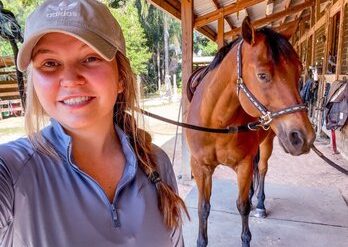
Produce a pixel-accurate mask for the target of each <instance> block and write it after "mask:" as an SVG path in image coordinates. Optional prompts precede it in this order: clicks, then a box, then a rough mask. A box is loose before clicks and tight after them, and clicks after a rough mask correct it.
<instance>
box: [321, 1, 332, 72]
mask: <svg viewBox="0 0 348 247" xmlns="http://www.w3.org/2000/svg"><path fill="white" fill-rule="evenodd" d="M331 6H332V3H331ZM332 21H333V18H331V17H330V13H329V12H328V11H327V12H326V24H325V37H326V41H325V42H326V44H325V46H324V61H323V73H322V74H323V75H325V74H327V68H328V65H327V64H328V57H329V52H331V51H330V50H331V43H332V35H333V32H332V28H333V25H332Z"/></svg>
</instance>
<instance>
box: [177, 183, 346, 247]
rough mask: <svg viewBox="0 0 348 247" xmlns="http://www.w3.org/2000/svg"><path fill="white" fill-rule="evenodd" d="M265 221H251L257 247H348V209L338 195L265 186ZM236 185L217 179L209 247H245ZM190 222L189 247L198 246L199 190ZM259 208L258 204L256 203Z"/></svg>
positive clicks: (192, 197) (191, 202) (190, 200)
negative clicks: (236, 204)
mask: <svg viewBox="0 0 348 247" xmlns="http://www.w3.org/2000/svg"><path fill="white" fill-rule="evenodd" d="M266 195H267V199H266V208H267V211H268V217H267V218H265V219H260V218H256V217H254V216H251V217H250V230H251V233H252V242H251V246H253V247H283V246H284V247H347V246H348V207H347V205H346V203H345V201H344V200H343V198H342V196H341V195H340V193H339V192H338V191H337V189H335V188H333V187H330V186H328V187H327V188H320V189H315V188H309V187H308V188H306V187H296V186H284V185H277V184H267V185H266ZM236 198H237V185H236V184H235V183H234V182H233V181H232V180H225V179H215V180H214V181H213V193H212V199H211V213H210V216H209V224H208V237H209V246H214V247H226V246H241V240H240V233H241V219H240V216H239V213H238V211H237V208H236V206H235V201H236ZM185 201H186V203H187V206H188V207H189V211H190V215H191V217H192V219H191V222H186V223H185V225H184V237H185V244H186V246H189V247H191V246H196V239H197V234H198V217H197V188H196V187H194V188H193V189H192V190H191V191H190V192H189V194H188V195H187V197H186V200H185ZM254 204H255V203H254Z"/></svg>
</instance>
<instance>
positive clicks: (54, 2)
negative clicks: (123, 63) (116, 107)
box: [17, 0, 126, 71]
mask: <svg viewBox="0 0 348 247" xmlns="http://www.w3.org/2000/svg"><path fill="white" fill-rule="evenodd" d="M52 32H61V33H65V34H69V35H71V36H74V37H75V38H77V39H79V40H81V41H82V42H84V43H86V44H87V45H89V46H90V47H92V48H93V49H94V50H96V51H97V52H98V53H99V54H100V55H101V56H102V57H103V58H104V59H106V60H108V61H111V60H112V59H113V58H114V57H115V55H116V52H117V51H119V52H121V53H122V54H123V55H125V56H126V45H125V41H124V37H123V33H122V30H121V27H120V25H119V24H118V22H117V21H116V19H115V18H114V17H113V16H112V14H111V12H110V10H109V9H108V8H107V6H105V5H104V4H102V3H100V2H98V1H97V0H47V1H45V2H44V3H43V4H41V5H40V6H39V7H37V8H36V9H35V10H34V12H33V13H32V14H31V15H30V16H29V17H28V18H27V21H26V26H25V32H24V43H23V45H22V47H21V48H20V50H19V53H18V57H17V66H18V69H19V70H20V71H25V70H26V69H27V67H28V65H29V64H30V62H31V57H32V51H33V48H34V47H35V45H36V44H37V42H38V41H39V40H40V38H41V37H42V36H44V35H45V34H47V33H52Z"/></svg>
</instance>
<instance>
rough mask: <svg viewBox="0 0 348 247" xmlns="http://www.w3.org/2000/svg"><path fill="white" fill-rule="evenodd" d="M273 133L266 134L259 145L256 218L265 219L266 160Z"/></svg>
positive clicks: (269, 151) (270, 150) (271, 149)
mask: <svg viewBox="0 0 348 247" xmlns="http://www.w3.org/2000/svg"><path fill="white" fill-rule="evenodd" d="M274 136H275V135H274V133H273V132H271V133H269V134H268V136H267V137H266V139H265V140H264V141H263V142H262V143H261V144H260V161H259V165H258V168H259V178H260V180H259V190H258V193H257V206H256V210H255V216H256V217H262V218H265V217H266V216H267V213H266V208H265V199H266V196H265V177H266V173H267V170H268V159H269V158H270V157H271V154H272V151H273V139H274Z"/></svg>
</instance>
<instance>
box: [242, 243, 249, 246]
mask: <svg viewBox="0 0 348 247" xmlns="http://www.w3.org/2000/svg"><path fill="white" fill-rule="evenodd" d="M242 247H250V243H244V242H242Z"/></svg>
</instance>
